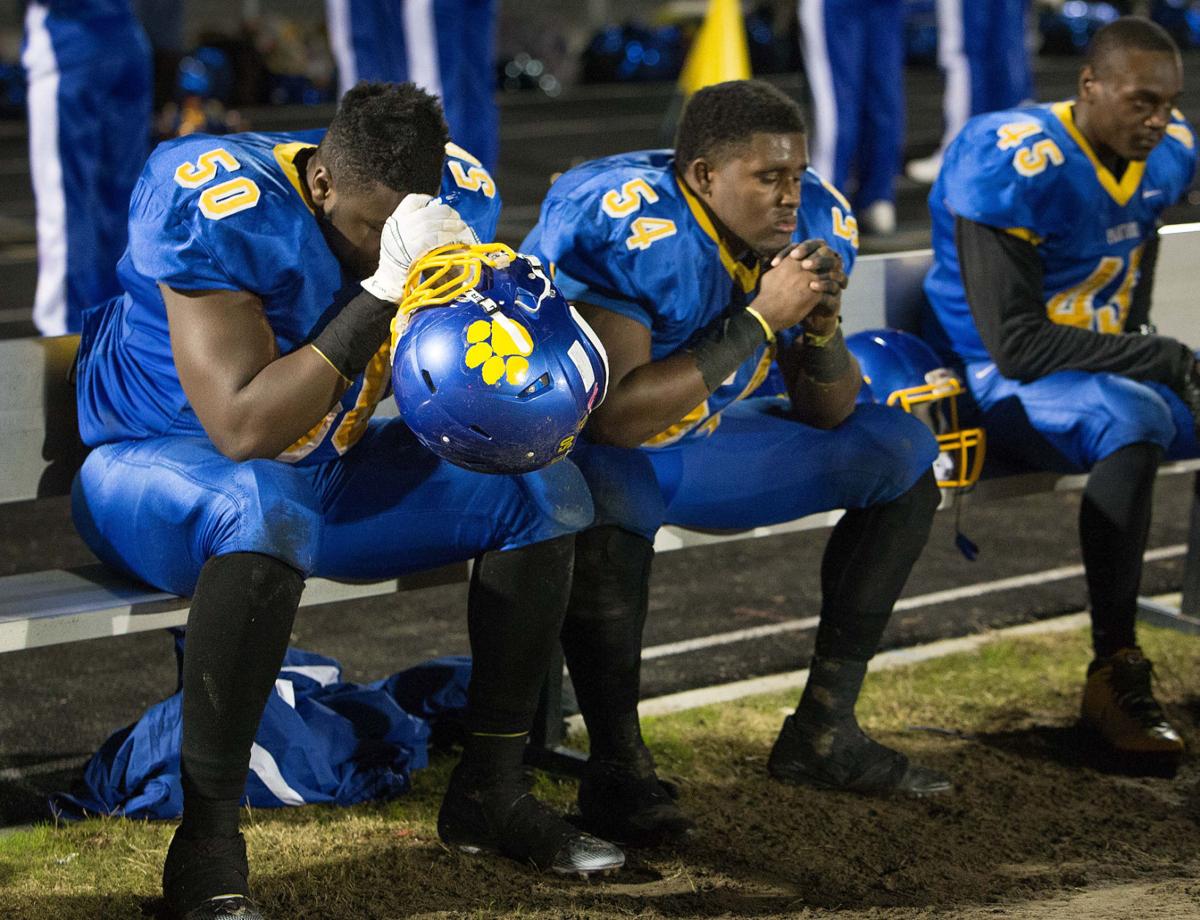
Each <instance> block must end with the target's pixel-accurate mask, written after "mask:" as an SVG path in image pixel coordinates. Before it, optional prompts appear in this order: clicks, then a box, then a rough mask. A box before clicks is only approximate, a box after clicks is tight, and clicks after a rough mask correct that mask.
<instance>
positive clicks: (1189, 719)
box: [0, 629, 1200, 920]
mask: <svg viewBox="0 0 1200 920" xmlns="http://www.w3.org/2000/svg"><path fill="white" fill-rule="evenodd" d="M1143 644H1144V647H1145V648H1146V651H1147V654H1148V655H1149V656H1150V657H1151V658H1152V659H1153V660H1154V661H1155V664H1156V670H1157V675H1158V689H1159V695H1160V698H1161V699H1163V700H1164V701H1166V703H1167V705H1168V710H1169V712H1170V714H1171V716H1172V717H1173V718H1174V719H1175V720H1176V721H1177V722H1179V723H1180V724H1181V725H1182V727H1183V728H1184V730H1185V732H1186V733H1187V740H1188V742H1189V745H1190V747H1191V750H1192V751H1196V750H1197V732H1196V725H1197V721H1200V697H1198V695H1197V694H1198V692H1200V691H1198V689H1197V686H1196V676H1197V675H1200V642H1197V641H1196V640H1194V639H1191V638H1182V637H1180V636H1178V635H1177V634H1173V633H1167V632H1162V631H1157V630H1150V629H1145V630H1143ZM1087 657H1088V652H1087V647H1086V637H1085V636H1084V635H1083V634H1081V633H1068V634H1062V635H1054V636H1042V637H1033V638H1027V639H1021V640H1015V641H1014V640H1005V641H997V642H995V643H993V644H991V645H988V646H986V647H984V648H983V649H982V650H980V651H978V652H975V653H969V654H961V655H953V656H950V657H947V658H943V659H938V660H934V661H929V662H924V663H921V664H918V665H914V666H910V667H904V668H898V669H895V670H889V671H884V672H879V673H874V674H872V675H871V676H870V677H869V678H868V681H867V686H866V689H865V692H864V696H863V700H862V702H861V704H860V707H859V715H860V719H861V721H862V722H863V723H864V725H865V726H867V727H868V728H869V729H870V731H871V732H872V733H873V734H874V735H876V736H877V737H879V738H880V740H883V741H885V742H886V743H889V744H893V745H896V746H899V747H901V748H903V749H904V750H906V751H908V752H910V753H912V754H914V755H915V756H918V757H920V758H921V759H922V760H923V761H925V762H929V763H931V764H932V765H934V766H937V767H940V768H941V769H945V770H947V771H949V772H951V773H952V774H953V775H954V776H955V779H956V780H957V781H958V782H959V784H960V787H961V788H960V791H959V793H958V794H957V795H956V796H953V797H950V798H944V799H937V800H929V801H908V800H905V801H887V802H877V801H870V800H864V799H860V798H857V797H852V796H845V795H831V794H827V793H825V794H822V793H816V792H812V791H809V790H796V789H789V788H787V787H782V786H779V785H777V784H774V783H771V782H770V781H768V780H767V779H766V778H765V775H764V764H765V760H766V755H767V752H768V750H769V748H770V744H771V742H772V740H773V739H774V736H775V733H776V732H777V731H778V727H779V724H780V721H781V719H782V716H783V713H784V711H786V710H790V709H791V707H792V706H794V704H795V694H787V695H784V694H777V695H769V696H762V697H753V698H748V699H745V700H741V701H738V702H735V703H726V704H722V705H720V706H712V707H705V708H702V709H697V710H693V711H689V712H684V713H679V714H675V715H671V716H664V717H661V718H657V719H652V720H649V721H648V724H647V735H648V739H649V741H650V744H651V746H652V747H653V749H654V750H655V752H656V755H657V757H658V760H659V765H660V769H661V771H662V772H663V773H665V774H666V775H669V776H672V777H676V778H678V779H679V781H680V783H681V786H682V788H683V791H684V801H685V804H686V806H687V807H688V809H689V810H690V811H691V812H692V813H693V814H695V815H696V817H697V818H698V819H699V823H700V831H699V833H698V835H697V838H696V840H695V841H693V842H692V844H691V845H690V846H689V848H688V850H687V851H686V852H678V853H677V852H670V851H652V852H649V853H643V854H631V859H630V865H629V867H628V868H627V869H626V870H625V871H624V872H622V873H621V874H620V875H619V876H617V877H616V878H615V879H614V880H612V881H606V882H603V883H592V884H582V883H575V882H566V881H560V880H557V879H552V878H548V877H545V876H539V875H537V874H534V873H532V872H530V871H528V870H526V869H525V868H523V867H521V866H518V865H516V864H512V863H509V862H506V861H504V860H500V859H491V858H470V857H465V856H461V855H459V854H457V853H452V852H449V851H447V850H446V849H445V848H444V847H442V846H441V844H440V843H439V842H438V840H437V834H436V830H435V818H436V813H437V805H438V800H439V797H440V793H441V789H442V787H443V785H444V783H445V781H446V778H447V776H448V773H449V770H450V768H451V766H452V758H451V757H448V756H441V757H436V758H435V759H434V763H433V766H432V767H431V768H430V769H428V770H425V771H422V772H421V773H419V774H417V775H416V777H415V779H414V790H413V793H412V794H411V795H409V796H407V797H406V798H403V799H400V800H398V801H396V802H392V803H387V804H382V805H369V806H360V807H355V808H348V809H340V808H326V807H308V808H303V809H289V810H280V811H267V810H258V811H254V812H248V813H247V814H246V818H245V822H244V823H245V829H246V835H247V839H248V842H249V846H250V851H251V863H252V866H253V869H254V879H253V881H254V885H255V889H256V893H257V894H258V896H259V898H260V899H261V901H262V902H263V904H264V907H265V908H266V909H267V911H268V916H269V917H272V918H276V920H282V918H324V920H360V918H380V920H383V918H399V917H498V916H517V917H527V918H538V920H541V918H551V917H554V918H558V917H598V918H607V917H629V916H649V917H660V916H661V917H666V916H730V917H743V916H744V917H751V916H752V917H756V918H759V917H767V916H784V915H787V916H808V915H811V916H818V915H823V914H824V912H825V911H828V910H836V911H838V915H839V917H842V918H850V917H864V918H865V917H872V918H875V917H896V918H900V917H904V918H909V917H924V916H933V915H938V916H945V915H946V913H947V912H951V913H953V915H954V916H964V917H965V916H976V915H978V916H996V915H1001V916H1010V917H1024V916H1030V917H1032V916H1043V915H1044V916H1052V915H1054V916H1057V915H1059V914H1058V913H1057V911H1058V909H1059V908H1058V907H1055V905H1060V906H1061V904H1066V905H1067V907H1065V908H1063V909H1064V910H1066V911H1067V912H1066V913H1062V914H1061V915H1062V916H1071V915H1072V913H1071V912H1070V911H1071V909H1072V908H1071V907H1070V904H1071V903H1073V901H1072V898H1074V897H1076V896H1077V895H1079V894H1081V893H1082V894H1086V895H1087V896H1088V897H1089V898H1092V899H1093V900H1092V901H1089V902H1088V903H1089V905H1090V906H1089V908H1088V911H1089V913H1093V914H1095V915H1097V916H1103V915H1104V914H1103V910H1102V908H1103V903H1102V902H1103V900H1104V898H1105V897H1107V895H1105V894H1104V893H1105V892H1108V891H1113V892H1120V891H1124V890H1125V888H1123V887H1122V886H1126V887H1127V886H1128V885H1130V884H1135V883H1136V884H1146V883H1149V882H1154V883H1155V886H1152V887H1153V891H1152V892H1151V894H1149V895H1147V894H1146V893H1145V892H1143V891H1141V889H1139V890H1138V898H1139V902H1138V903H1139V904H1145V903H1146V900H1145V899H1146V898H1147V897H1150V898H1152V899H1153V898H1154V897H1158V898H1160V900H1161V899H1165V901H1164V904H1163V905H1162V906H1163V909H1164V910H1165V912H1163V913H1157V914H1154V915H1155V916H1176V915H1178V916H1186V915H1188V913H1187V911H1189V910H1195V912H1196V914H1197V915H1200V885H1197V884H1196V883H1194V881H1189V880H1194V879H1195V878H1196V877H1197V875H1198V873H1200V856H1197V855H1196V853H1195V847H1194V841H1195V839H1196V832H1197V824H1198V823H1200V795H1198V794H1197V790H1198V788H1200V783H1198V779H1200V770H1197V768H1196V767H1195V764H1194V760H1192V759H1189V761H1188V762H1187V763H1185V766H1184V768H1183V769H1182V770H1181V772H1180V775H1179V776H1178V777H1176V778H1175V779H1174V780H1166V779H1143V778H1129V777H1124V776H1115V775H1110V774H1107V773H1104V772H1102V771H1099V770H1095V769H1092V768H1091V767H1089V766H1085V765H1082V764H1086V762H1087V753H1086V750H1084V749H1083V747H1082V745H1083V741H1082V739H1081V737H1080V736H1079V734H1078V733H1077V732H1076V731H1075V729H1074V728H1073V727H1072V726H1073V724H1074V719H1075V715H1076V712H1077V705H1078V695H1079V690H1080V685H1081V676H1082V673H1083V669H1084V667H1085V665H1086V662H1087ZM914 726H920V727H925V728H928V729H933V730H932V731H930V730H918V731H912V730H911V729H912V727H914ZM1194 756H1195V755H1193V757H1194ZM537 791H538V794H539V795H541V796H543V797H545V798H547V799H549V800H551V801H553V802H554V803H556V804H557V805H559V806H561V807H563V808H566V807H569V805H570V803H571V801H572V799H573V795H574V786H573V784H571V783H561V782H556V781H554V780H551V779H548V778H545V777H543V778H541V779H539V783H538V790H537ZM1098 824H1099V825H1100V828H1099V831H1098V832H1097V830H1096V828H1097V825H1098ZM171 831H172V825H166V824H156V823H145V822H132V821H124V820H91V821H85V822H81V823H77V824H67V825H62V826H58V827H55V826H52V825H49V824H47V825H42V826H38V827H36V828H33V829H31V830H27V831H18V832H15V833H12V834H10V835H8V836H5V837H3V838H0V916H3V917H5V918H14V920H16V918H31V920H32V918H44V917H55V918H58V920H84V918H87V920H94V918H105V920H122V918H142V917H146V916H154V915H155V913H156V911H157V909H158V877H159V872H160V871H161V861H162V857H163V854H164V852H165V849H166V845H167V842H168V840H169V838H170V834H171ZM1096 897H1099V898H1100V899H1101V903H1100V904H1099V906H1097V903H1095V902H1094V899H1095V898H1096ZM1113 897H1114V898H1115V897H1116V895H1114V896H1113ZM1060 902H1061V904H1060ZM1176 902H1178V906H1179V910H1180V912H1179V913H1178V914H1176V913H1174V909H1173V906H1172V905H1175V904H1176ZM1123 903H1127V901H1126V902H1123ZM1114 904H1116V901H1115V900H1114ZM1189 905H1190V907H1189ZM1116 909H1117V908H1116V907H1114V910H1116ZM810 911H811V912H812V913H811V914H810ZM1026 911H1028V913H1027V912H1026ZM1097 911H1100V912H1099V913H1097ZM1120 915H1121V914H1120V913H1119V912H1118V913H1114V914H1113V916H1120Z"/></svg>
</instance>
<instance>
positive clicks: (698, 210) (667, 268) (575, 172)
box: [521, 150, 858, 447]
mask: <svg viewBox="0 0 1200 920" xmlns="http://www.w3.org/2000/svg"><path fill="white" fill-rule="evenodd" d="M809 238H820V239H824V240H826V241H827V242H828V243H829V244H830V245H831V246H832V247H833V248H834V249H836V250H837V251H838V252H839V253H840V254H841V256H842V258H843V260H844V261H845V265H846V271H847V272H849V271H850V268H851V267H852V266H853V263H854V257H855V255H856V252H857V246H858V228H857V224H856V223H855V220H854V216H853V214H852V213H851V211H850V206H849V205H848V204H847V202H846V199H845V198H844V197H842V195H841V194H840V193H839V192H838V191H836V190H835V189H834V188H833V187H832V186H831V185H829V184H828V183H826V182H824V181H823V180H822V179H821V178H820V177H819V176H818V175H817V174H816V173H815V172H813V171H812V170H808V171H807V172H806V173H805V175H804V179H803V183H802V189H801V203H800V207H799V209H798V220H797V226H796V230H795V234H794V236H793V239H794V240H796V241H800V240H804V239H809ZM521 249H522V251H523V252H529V253H532V254H534V255H536V256H538V258H540V259H541V260H542V261H543V262H545V263H547V264H548V265H549V266H550V268H551V269H552V270H553V271H554V278H555V283H556V284H557V285H558V287H559V289H560V290H561V291H562V293H563V294H564V295H565V296H566V297H567V299H568V300H577V301H583V302H585V303H590V304H594V305H595V306H597V307H602V308H604V309H606V310H612V311H613V312H615V313H620V314H621V315H622V316H627V317H629V318H630V319H633V320H635V321H636V322H639V323H641V324H643V325H644V326H646V327H647V328H648V329H649V330H650V332H651V355H652V358H653V360H655V361H658V360H661V359H662V358H666V357H668V356H669V355H672V354H675V353H676V352H678V351H680V350H682V349H684V348H687V347H688V345H689V344H691V342H692V341H693V339H694V338H695V337H696V336H697V334H698V333H699V332H700V331H701V330H702V329H704V328H705V327H706V326H708V325H709V324H710V323H711V322H713V321H714V320H715V319H717V318H718V317H719V316H721V315H723V314H725V313H727V312H731V311H734V310H739V309H743V308H744V307H745V306H746V305H747V304H748V303H750V301H752V300H753V299H754V296H755V294H756V293H757V291H758V283H759V274H760V266H759V265H758V263H757V261H755V262H754V263H753V264H748V263H746V262H743V261H739V260H738V259H737V258H736V257H735V256H734V254H733V253H731V252H730V251H729V250H728V248H727V247H726V246H725V245H724V244H723V243H722V242H721V240H720V237H719V236H718V233H717V230H716V228H715V227H714V226H713V223H712V220H711V219H710V218H709V216H708V214H707V212H706V211H705V210H704V207H703V206H702V205H701V203H700V202H699V200H698V199H697V198H696V197H695V195H694V194H693V193H692V192H691V191H690V190H688V189H687V188H686V186H685V185H684V184H683V183H682V182H680V181H679V179H678V178H677V177H676V173H675V162H674V157H673V155H672V153H671V151H669V150H648V151H641V152H637V153H628V154H621V155H618V156H612V157H605V158H603V159H600V160H594V161H592V162H589V163H584V164H582V165H581V166H577V167H575V168H574V169H571V170H569V171H568V172H566V173H564V174H563V175H562V176H561V177H560V178H559V179H558V180H557V181H556V182H555V183H554V184H553V185H552V186H551V187H550V193H549V195H548V196H547V197H546V200H545V201H544V202H543V203H542V211H541V217H540V219H539V221H538V224H537V226H536V227H534V229H533V230H532V231H531V233H530V234H529V236H528V237H527V238H526V239H525V242H524V243H523V244H522V247H521ZM788 333H791V336H790V337H789V335H788ZM795 334H796V332H795V330H784V331H783V332H781V334H780V335H779V336H778V340H779V341H783V342H787V341H789V340H790V338H794V337H795ZM775 347H776V346H775V343H771V344H769V345H763V346H762V347H761V348H759V349H758V351H757V352H756V353H755V354H754V355H753V356H752V357H750V358H748V359H747V360H746V361H745V362H744V363H743V364H742V366H741V367H739V368H738V370H737V371H736V372H735V373H734V374H732V375H730V377H729V379H728V380H726V381H725V382H724V383H723V384H722V385H721V386H720V387H718V388H717V390H716V391H715V392H713V393H712V395H711V396H709V398H708V399H706V400H705V401H704V402H703V403H701V404H700V405H699V406H697V407H696V408H695V409H693V410H692V411H691V412H690V413H688V415H687V416H686V417H685V418H683V419H681V420H680V421H679V422H678V423H677V424H675V425H672V426H671V427H670V428H669V429H667V430H666V431H664V432H662V433H661V434H659V435H657V436H655V437H654V438H652V439H651V440H650V441H649V442H647V446H653V447H658V446H663V445H666V444H672V443H675V442H677V441H679V440H680V439H682V438H685V437H689V436H700V435H706V434H709V433H711V432H712V431H713V430H714V429H715V428H716V427H717V425H718V424H719V423H720V413H721V411H722V410H723V409H724V408H725V407H726V406H728V405H730V404H731V403H733V402H735V401H736V400H738V399H742V398H744V397H746V396H749V395H750V394H751V393H753V392H754V391H755V390H756V389H757V388H758V387H759V386H760V385H761V384H762V382H763V380H764V379H766V376H767V373H768V371H769V370H770V367H771V362H772V360H773V358H774V355H775Z"/></svg>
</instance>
